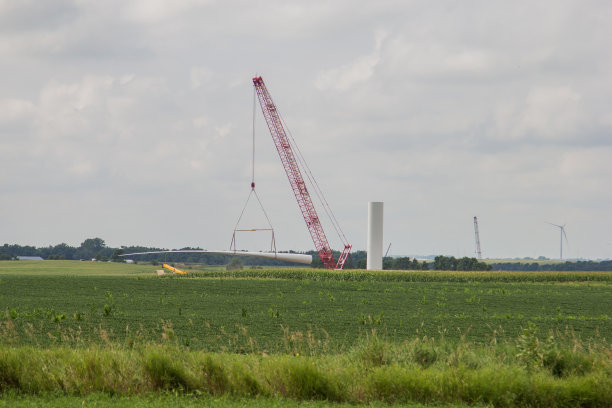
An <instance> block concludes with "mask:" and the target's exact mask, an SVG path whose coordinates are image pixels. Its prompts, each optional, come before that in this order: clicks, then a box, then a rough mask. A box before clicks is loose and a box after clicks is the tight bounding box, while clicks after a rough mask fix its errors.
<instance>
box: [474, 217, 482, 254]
mask: <svg viewBox="0 0 612 408" xmlns="http://www.w3.org/2000/svg"><path fill="white" fill-rule="evenodd" d="M474 234H475V235H476V255H478V259H482V251H481V250H480V234H479V233H478V218H477V217H474Z"/></svg>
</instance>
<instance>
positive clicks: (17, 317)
mask: <svg viewBox="0 0 612 408" xmlns="http://www.w3.org/2000/svg"><path fill="white" fill-rule="evenodd" d="M155 269H156V267H154V266H151V265H121V264H102V263H90V262H66V261H64V262H62V261H51V262H47V261H45V262H21V261H19V262H0V407H3V406H11V407H14V406H16V407H20V406H24V407H25V406H45V407H47V406H51V407H60V406H62V407H64V406H74V407H76V406H83V405H87V406H99V407H116V406H143V407H144V406H147V407H157V406H170V405H171V406H184V407H191V406H202V405H205V406H213V407H217V406H218V407H234V406H246V405H248V406H255V407H277V406H297V405H300V406H307V407H310V406H312V407H324V406H351V405H352V404H368V405H370V406H387V405H388V404H400V405H401V406H406V404H412V405H408V406H415V407H416V406H422V405H420V404H425V405H427V406H431V405H436V406H438V405H440V404H442V405H443V406H447V407H465V406H474V405H493V406H501V407H504V406H508V407H510V406H531V407H538V406H542V407H555V406H567V407H579V406H581V407H582V406H583V407H608V406H612V348H611V347H610V343H609V341H608V340H607V339H609V338H610V336H612V326H611V325H610V318H611V317H612V316H610V307H609V304H610V303H609V299H610V296H611V295H612V273H608V272H604V273H601V272H596V273H555V272H546V273H531V272H530V273H516V272H510V273H508V272H475V273H470V272H422V271H418V272H400V271H384V272H382V271H381V272H371V271H342V272H338V271H320V270H319V271H317V270H296V269H273V270H272V269H271V270H258V269H253V270H242V271H233V272H226V271H220V270H217V271H204V270H202V271H198V270H197V269H196V268H195V267H192V269H190V275H188V276H186V277H175V276H163V277H158V276H155V275H154V270H155Z"/></svg>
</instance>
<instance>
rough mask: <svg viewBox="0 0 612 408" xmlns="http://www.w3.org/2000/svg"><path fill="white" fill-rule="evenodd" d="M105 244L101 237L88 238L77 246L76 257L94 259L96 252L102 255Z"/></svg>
mask: <svg viewBox="0 0 612 408" xmlns="http://www.w3.org/2000/svg"><path fill="white" fill-rule="evenodd" d="M105 249H106V244H105V243H104V240H103V239H102V238H88V239H86V240H85V241H83V242H82V243H81V246H80V247H78V248H77V250H76V251H75V254H74V256H75V257H76V259H94V258H95V257H96V256H97V255H98V254H99V255H100V256H101V257H103V256H104V252H105V251H104V250H105Z"/></svg>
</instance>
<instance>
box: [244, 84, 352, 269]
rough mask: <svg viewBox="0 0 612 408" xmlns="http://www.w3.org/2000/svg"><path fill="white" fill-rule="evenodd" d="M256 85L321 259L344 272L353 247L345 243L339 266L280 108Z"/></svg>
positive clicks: (328, 267) (260, 85) (276, 144)
mask: <svg viewBox="0 0 612 408" xmlns="http://www.w3.org/2000/svg"><path fill="white" fill-rule="evenodd" d="M253 85H254V86H255V91H256V92H257V97H258V99H259V105H260V106H261V111H262V112H263V115H264V118H265V119H266V123H267V125H268V129H270V134H271V135H272V139H273V140H274V145H275V146H276V150H277V151H278V155H279V156H280V159H281V162H282V163H283V167H284V168H285V172H286V173H287V178H288V179H289V183H290V184H291V188H292V189H293V194H294V195H295V198H296V200H297V202H298V206H299V207H300V210H301V211H302V215H303V217H304V221H305V222H306V227H308V231H309V232H310V236H311V237H312V241H313V242H314V244H315V247H316V249H317V252H318V253H319V257H320V258H321V261H322V262H323V265H324V266H325V267H326V268H327V269H342V268H343V267H344V263H345V261H346V258H347V257H348V255H349V253H350V251H351V245H350V244H348V243H346V242H345V243H344V249H343V250H342V253H341V254H340V257H339V258H338V262H337V263H336V262H335V261H334V255H333V254H332V250H331V248H330V247H329V243H328V242H327V237H326V236H325V231H323V226H322V225H321V221H320V220H319V216H318V215H317V211H316V209H315V207H314V205H313V203H312V199H311V198H310V194H309V193H308V189H307V188H306V183H305V182H304V178H303V177H302V172H301V170H300V167H299V165H298V162H297V160H296V158H295V155H294V152H293V148H292V145H291V143H290V141H289V138H288V137H287V133H286V132H285V128H284V127H283V123H282V120H281V117H280V114H279V113H278V111H277V109H276V105H275V104H274V101H273V100H272V97H271V96H270V93H269V92H268V88H266V85H265V84H264V81H263V79H262V78H261V77H255V78H253Z"/></svg>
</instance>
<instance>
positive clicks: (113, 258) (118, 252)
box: [111, 249, 125, 262]
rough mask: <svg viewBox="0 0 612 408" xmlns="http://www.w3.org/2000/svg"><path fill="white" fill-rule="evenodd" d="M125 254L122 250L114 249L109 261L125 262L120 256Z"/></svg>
mask: <svg viewBox="0 0 612 408" xmlns="http://www.w3.org/2000/svg"><path fill="white" fill-rule="evenodd" d="M124 253H125V251H124V250H123V249H115V250H114V251H113V255H111V261H113V262H125V258H124V257H123V256H121V255H123V254H124Z"/></svg>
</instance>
